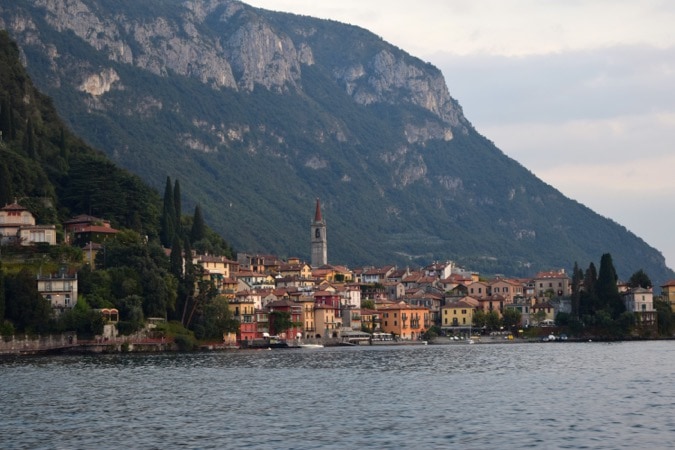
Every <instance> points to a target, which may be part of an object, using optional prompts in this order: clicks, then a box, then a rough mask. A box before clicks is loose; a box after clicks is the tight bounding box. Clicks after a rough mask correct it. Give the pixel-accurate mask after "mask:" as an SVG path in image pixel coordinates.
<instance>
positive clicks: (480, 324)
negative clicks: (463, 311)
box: [473, 309, 487, 329]
mask: <svg viewBox="0 0 675 450" xmlns="http://www.w3.org/2000/svg"><path fill="white" fill-rule="evenodd" d="M486 325H487V317H486V316H485V311H483V310H482V309H477V310H475V311H474V312H473V326H474V327H476V328H480V329H482V328H484V327H485V326H486Z"/></svg>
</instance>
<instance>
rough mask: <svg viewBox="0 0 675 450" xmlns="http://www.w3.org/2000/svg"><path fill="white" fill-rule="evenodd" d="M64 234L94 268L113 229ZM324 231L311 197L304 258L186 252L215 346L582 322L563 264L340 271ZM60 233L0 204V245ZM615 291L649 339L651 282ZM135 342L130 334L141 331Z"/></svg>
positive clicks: (70, 300)
mask: <svg viewBox="0 0 675 450" xmlns="http://www.w3.org/2000/svg"><path fill="white" fill-rule="evenodd" d="M62 227H63V232H64V236H65V240H66V242H67V243H68V244H70V245H72V246H77V247H79V248H81V249H82V258H83V260H84V261H83V264H84V265H85V266H88V267H89V268H90V269H89V270H90V271H95V270H96V264H95V261H97V258H99V259H100V256H97V255H99V254H100V253H101V252H104V251H105V243H106V242H107V241H108V240H110V239H115V237H116V235H117V234H118V233H119V232H120V231H119V230H116V229H114V228H113V227H112V226H111V225H110V222H108V221H106V220H103V219H101V218H97V217H92V216H89V215H79V216H76V217H73V218H72V219H70V220H68V221H66V222H64V223H63V224H62ZM327 228H328V227H327V223H326V220H325V219H324V217H323V215H322V211H321V204H320V201H319V199H317V200H316V205H315V209H314V217H313V220H311V224H310V233H311V237H310V248H311V252H310V254H311V260H310V262H305V261H302V260H301V259H300V258H288V259H286V260H281V259H279V258H278V257H276V256H274V255H264V254H250V253H244V252H240V253H238V254H237V256H236V260H235V259H230V258H228V257H225V256H214V255H210V254H208V253H204V254H199V253H198V252H197V251H195V250H189V253H187V252H183V253H182V259H181V261H180V265H182V266H183V270H185V269H184V268H185V267H186V266H187V265H190V266H193V267H198V268H199V271H198V272H197V273H198V274H199V276H198V279H197V280H196V281H195V282H194V284H195V289H194V291H193V292H191V294H190V295H192V296H194V297H195V298H196V297H198V296H199V295H200V294H204V292H205V290H206V289H205V287H204V286H208V291H209V292H210V295H211V298H216V297H217V298H219V299H221V300H224V301H226V304H227V310H228V312H229V316H230V319H232V321H231V323H232V322H234V324H235V325H234V326H233V325H232V324H231V323H230V325H229V326H227V327H225V328H226V329H223V332H222V341H220V342H219V340H215V341H213V340H212V342H214V344H215V345H220V346H224V347H227V348H238V347H253V346H256V345H259V344H260V343H263V345H269V343H274V342H276V343H280V344H283V345H291V346H292V345H295V344H299V343H305V344H306V343H314V344H315V345H318V343H326V342H332V343H340V344H343V345H356V344H362V343H369V344H372V343H373V341H376V342H377V341H390V342H409V343H413V342H416V341H426V340H428V339H433V338H435V337H437V336H445V337H446V339H449V340H450V341H452V340H453V339H454V340H460V341H461V340H465V341H466V342H469V341H471V342H474V340H475V339H480V335H481V334H488V335H489V333H492V334H495V333H497V334H503V335H504V336H505V337H506V338H509V339H514V338H519V337H524V336H530V337H533V336H534V337H537V336H549V335H551V334H552V332H553V330H558V331H560V330H563V331H566V330H567V329H568V327H569V329H570V330H571V331H572V332H574V327H573V326H572V325H573V324H574V323H578V322H580V320H581V315H582V312H583V311H581V310H582V309H583V306H580V304H579V300H578V299H579V297H580V296H582V295H583V293H584V292H583V291H584V285H583V284H581V280H579V279H578V278H579V276H578V275H579V274H578V273H575V274H571V275H570V274H568V272H567V271H566V270H565V269H562V268H561V269H556V270H549V271H542V272H538V273H535V274H533V275H532V276H531V277H529V278H508V277H503V276H495V277H491V278H485V277H483V276H481V275H480V274H479V273H476V272H473V271H471V270H467V269H464V268H462V267H459V266H458V265H456V264H454V263H453V262H452V261H442V262H440V261H435V262H431V263H430V264H428V265H427V266H425V267H419V268H410V267H397V266H394V265H384V266H379V267H359V268H348V267H346V266H344V265H334V264H329V263H328V237H327V236H328V230H327ZM56 234H57V233H56V226H55V225H36V223H35V219H34V217H33V215H32V214H31V212H30V211H29V210H28V209H27V208H25V207H23V206H21V204H20V203H19V202H17V201H15V202H14V203H12V204H8V205H6V206H4V207H3V208H1V209H0V235H1V237H2V245H3V246H10V245H15V246H24V247H30V246H52V245H55V244H56ZM3 248H5V247H3ZM165 254H166V257H167V258H170V257H171V250H170V249H165ZM610 262H611V259H610ZM593 270H595V269H593ZM611 270H612V271H613V270H614V269H613V267H612V268H611ZM576 271H577V269H576V268H575V272H576ZM600 272H601V274H602V267H601V271H600ZM580 275H584V274H583V272H582V273H581V274H580ZM643 275H644V274H643ZM586 276H588V275H586ZM78 281H79V279H78V273H77V272H74V271H72V270H67V269H66V268H65V267H64V268H63V269H61V270H59V271H58V272H57V273H43V272H42V270H40V271H39V272H38V273H37V274H36V275H35V287H36V289H37V292H38V293H39V294H40V295H41V296H42V298H44V299H45V300H46V301H47V302H48V304H49V305H50V307H51V311H52V315H53V316H55V317H58V316H61V315H63V314H66V313H67V312H68V311H70V310H73V309H74V308H75V307H76V305H77V304H78V301H81V294H80V293H79V292H78ZM204 283H206V284H204ZM615 284H616V286H615V287H616V292H617V293H618V294H619V296H620V300H621V302H622V311H623V313H622V314H623V317H629V320H628V322H627V323H628V324H629V326H630V327H629V330H630V335H631V336H635V337H655V336H657V334H658V333H657V331H658V330H657V308H656V307H655V297H654V294H653V288H652V286H651V285H649V283H647V285H640V284H639V283H635V282H634V283H624V282H616V283H615ZM661 289H662V292H661V296H660V297H658V296H657V299H660V301H663V302H667V304H668V305H669V308H668V309H669V311H672V310H674V309H675V280H672V281H669V282H667V283H666V284H665V285H663V286H661ZM586 290H588V287H586ZM575 299H576V300H575ZM596 302H597V300H596ZM203 307H204V304H203V303H202V304H201V305H200V304H199V303H198V302H197V301H193V303H191V306H190V307H188V303H185V305H184V309H185V311H184V312H183V317H185V316H186V313H189V311H188V310H189V309H190V308H192V312H194V310H196V309H197V308H203ZM598 309H600V308H599V307H598ZM95 312H96V313H97V314H99V315H100V317H101V321H102V327H101V330H100V333H99V334H97V335H96V336H94V337H93V339H94V340H95V342H97V343H105V342H119V341H120V339H125V338H124V336H123V335H122V334H121V330H120V329H119V327H118V326H117V325H118V324H119V323H120V321H122V320H128V319H126V318H124V317H121V316H122V315H123V312H122V311H120V309H119V308H115V307H106V308H98V309H96V310H95ZM626 313H627V314H628V315H627V314H626ZM190 315H191V314H190ZM0 319H2V318H1V317H0ZM166 321H167V317H145V320H144V323H145V328H144V332H145V334H143V336H144V337H145V338H146V339H150V338H155V339H161V342H162V343H165V342H167V339H168V337H167V336H165V335H163V334H161V333H160V334H161V336H159V335H158V334H157V330H161V329H162V326H161V324H162V323H164V322H166ZM561 326H562V327H563V328H560V327H561ZM153 330H155V331H154V334H153ZM529 330H535V331H529ZM134 336H136V338H137V339H138V338H139V333H138V332H136V334H134ZM73 338H74V339H75V340H77V336H72V335H71V336H69V337H68V338H67V339H68V343H70V344H72V343H73ZM13 339H17V338H16V337H13ZM13 339H9V338H8V337H7V336H6V337H5V340H4V342H3V344H2V345H4V346H5V348H8V346H9V345H11V342H10V341H12V340H13ZM80 341H81V340H80ZM8 342H10V343H9V344H8ZM60 342H63V341H60ZM13 348H14V347H13ZM0 350H1V349H0Z"/></svg>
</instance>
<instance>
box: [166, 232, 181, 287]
mask: <svg viewBox="0 0 675 450" xmlns="http://www.w3.org/2000/svg"><path fill="white" fill-rule="evenodd" d="M169 270H170V271H171V273H172V274H173V275H174V276H175V277H176V278H177V279H178V280H182V279H183V250H182V249H181V245H180V239H179V238H178V235H175V236H174V237H173V244H171V254H170V255H169Z"/></svg>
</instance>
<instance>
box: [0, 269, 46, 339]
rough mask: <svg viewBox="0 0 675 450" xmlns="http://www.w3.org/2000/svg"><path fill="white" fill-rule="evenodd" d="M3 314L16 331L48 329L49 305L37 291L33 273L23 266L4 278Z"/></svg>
mask: <svg viewBox="0 0 675 450" xmlns="http://www.w3.org/2000/svg"><path fill="white" fill-rule="evenodd" d="M5 289H6V291H5V293H6V297H5V301H6V311H5V316H6V318H7V319H8V320H10V321H11V322H12V323H13V324H14V326H15V327H16V329H17V331H23V332H27V333H44V332H46V331H49V326H50V320H51V315H52V310H51V305H50V304H49V302H48V301H47V300H45V299H44V298H43V297H42V296H41V295H40V294H39V293H38V291H37V283H36V282H35V276H34V275H33V273H32V272H31V271H30V270H28V269H26V268H24V269H22V270H21V271H20V272H19V273H17V274H16V275H11V276H7V277H6V279H5Z"/></svg>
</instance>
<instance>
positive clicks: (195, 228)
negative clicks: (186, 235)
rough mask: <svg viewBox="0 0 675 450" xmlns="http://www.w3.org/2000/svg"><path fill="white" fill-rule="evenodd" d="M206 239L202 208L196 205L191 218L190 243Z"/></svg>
mask: <svg viewBox="0 0 675 450" xmlns="http://www.w3.org/2000/svg"><path fill="white" fill-rule="evenodd" d="M205 237H206V225H205V224H204V217H203V216H202V208H201V207H200V206H199V204H197V206H195V213H194V216H193V217H192V230H191V231H190V242H192V243H195V242H199V241H201V240H202V239H204V238H205Z"/></svg>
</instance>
